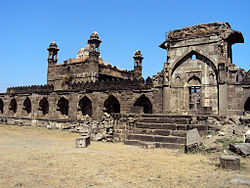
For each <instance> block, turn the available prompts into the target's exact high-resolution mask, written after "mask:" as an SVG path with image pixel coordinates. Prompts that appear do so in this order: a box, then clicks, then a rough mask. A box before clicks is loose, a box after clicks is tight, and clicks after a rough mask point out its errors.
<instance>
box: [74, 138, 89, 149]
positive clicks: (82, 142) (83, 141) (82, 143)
mask: <svg viewBox="0 0 250 188" xmlns="http://www.w3.org/2000/svg"><path fill="white" fill-rule="evenodd" d="M88 145H90V137H89V136H82V137H80V138H77V139H76V147H77V148H86V147H87V146H88Z"/></svg>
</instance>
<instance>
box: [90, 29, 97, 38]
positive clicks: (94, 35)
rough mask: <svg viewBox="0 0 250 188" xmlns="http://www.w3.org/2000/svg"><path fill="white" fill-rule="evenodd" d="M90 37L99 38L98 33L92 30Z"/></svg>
mask: <svg viewBox="0 0 250 188" xmlns="http://www.w3.org/2000/svg"><path fill="white" fill-rule="evenodd" d="M90 38H91V39H99V35H98V33H97V32H96V31H94V32H93V33H92V34H91V35H90Z"/></svg>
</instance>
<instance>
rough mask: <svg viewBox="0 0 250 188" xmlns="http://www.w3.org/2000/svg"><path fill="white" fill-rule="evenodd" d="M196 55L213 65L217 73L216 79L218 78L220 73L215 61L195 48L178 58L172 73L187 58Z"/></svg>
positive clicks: (197, 57)
mask: <svg viewBox="0 0 250 188" xmlns="http://www.w3.org/2000/svg"><path fill="white" fill-rule="evenodd" d="M193 55H195V57H196V59H199V60H201V61H202V62H204V63H206V64H207V65H208V66H210V67H212V69H213V71H214V73H215V75H216V79H217V75H218V71H217V68H216V66H215V65H214V63H213V62H212V61H211V60H210V59H209V58H207V57H206V56H205V55H203V54H201V53H199V52H197V51H195V50H191V51H189V52H187V53H186V54H185V55H184V56H182V57H181V58H179V59H177V61H176V62H175V63H173V65H174V66H173V69H172V72H171V75H173V73H174V71H175V70H176V69H177V68H178V67H179V66H180V65H181V64H182V63H184V62H185V61H186V60H188V59H192V56H193Z"/></svg>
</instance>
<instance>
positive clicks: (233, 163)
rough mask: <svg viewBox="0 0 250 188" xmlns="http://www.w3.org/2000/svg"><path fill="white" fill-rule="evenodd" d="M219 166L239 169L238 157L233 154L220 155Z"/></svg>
mask: <svg viewBox="0 0 250 188" xmlns="http://www.w3.org/2000/svg"><path fill="white" fill-rule="evenodd" d="M220 166H221V167H222V168H226V169H232V170H239V169H240V158H239V157H236V156H233V155H222V156H221V157H220Z"/></svg>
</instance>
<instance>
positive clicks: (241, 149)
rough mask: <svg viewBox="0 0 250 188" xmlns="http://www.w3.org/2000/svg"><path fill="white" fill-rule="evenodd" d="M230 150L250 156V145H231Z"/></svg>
mask: <svg viewBox="0 0 250 188" xmlns="http://www.w3.org/2000/svg"><path fill="white" fill-rule="evenodd" d="M229 150H231V151H232V152H235V153H237V154H239V155H242V156H243V157H246V156H248V155H250V143H237V144H229Z"/></svg>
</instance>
